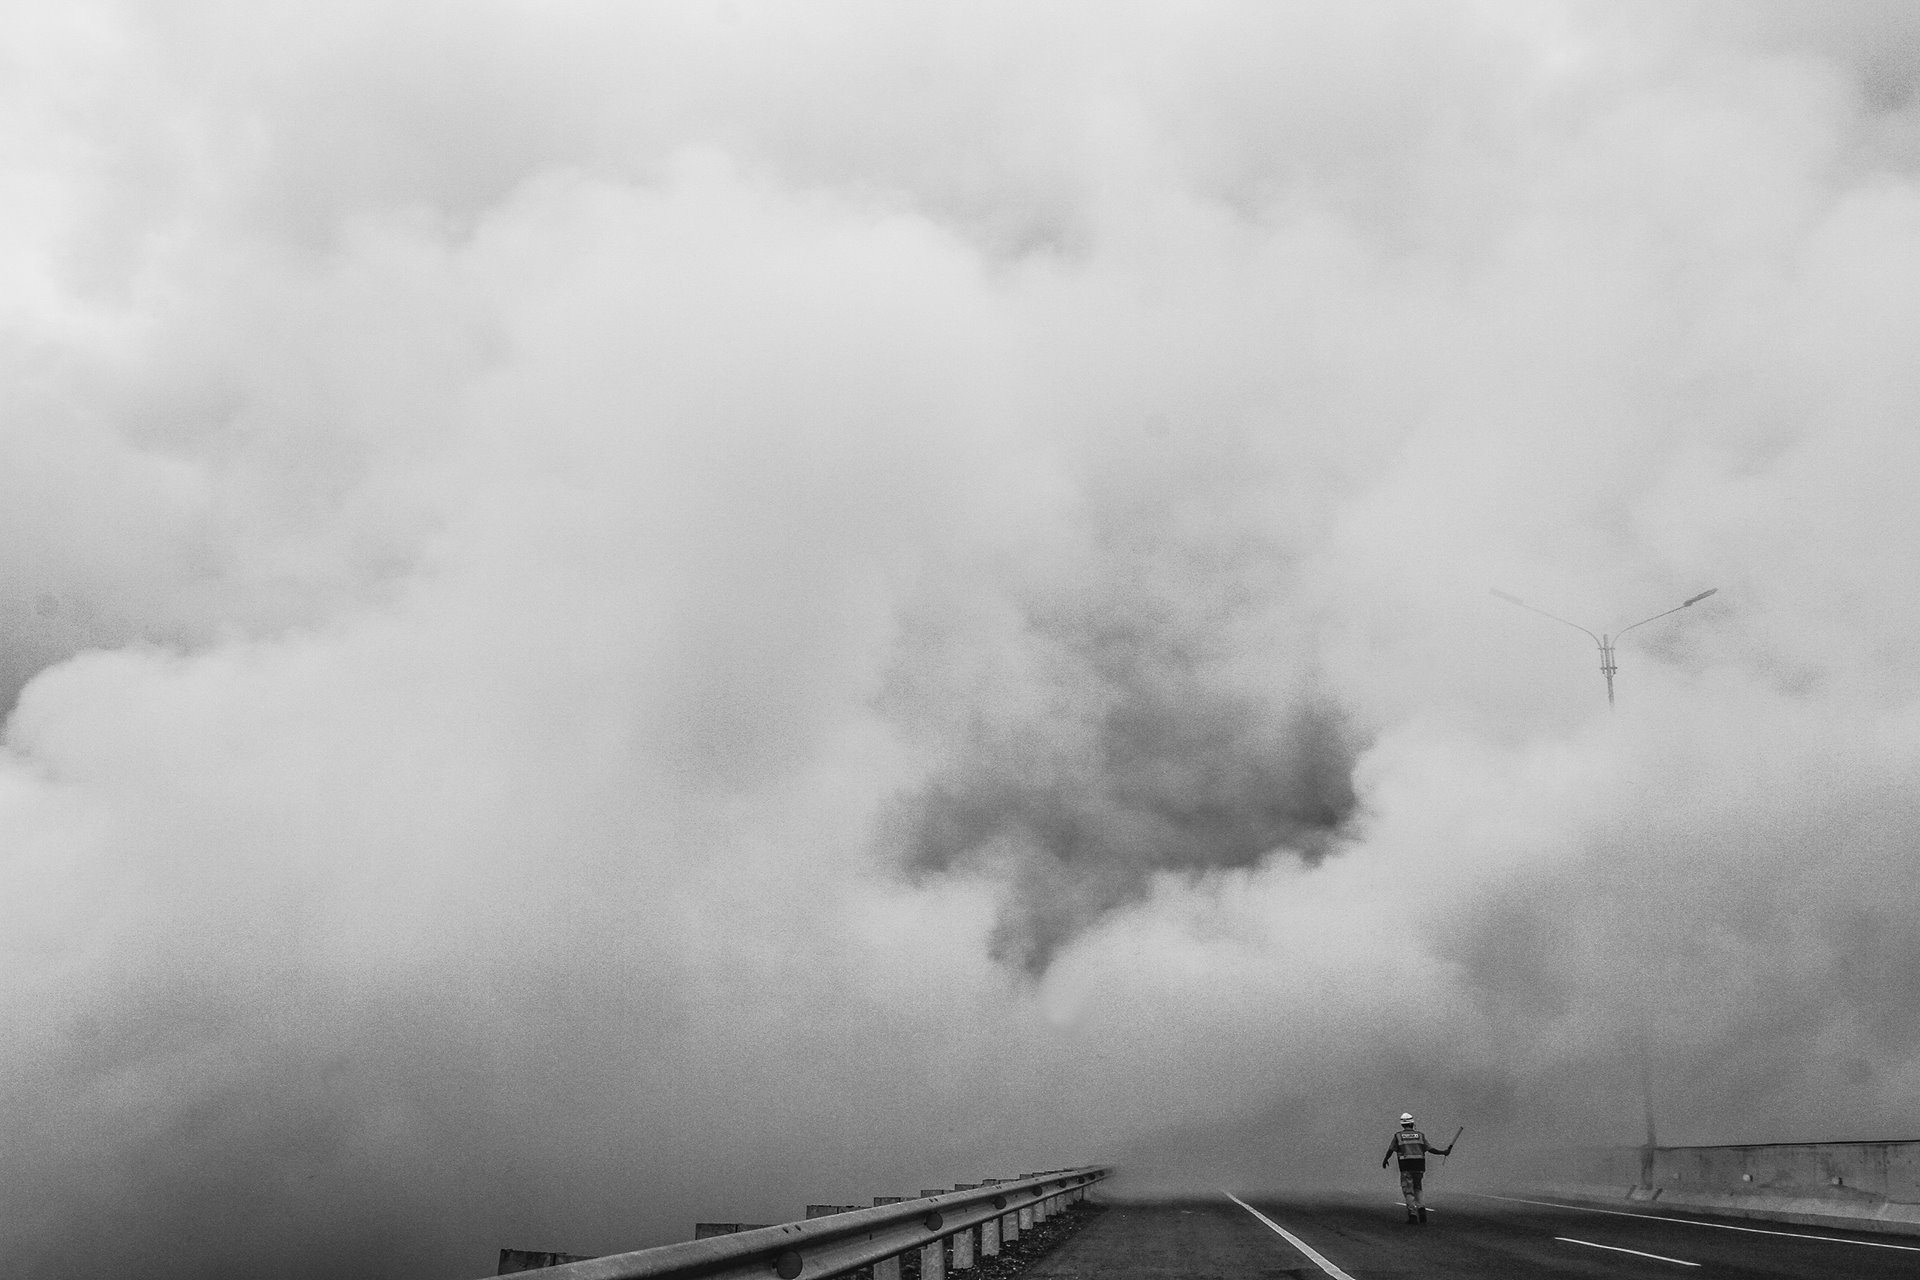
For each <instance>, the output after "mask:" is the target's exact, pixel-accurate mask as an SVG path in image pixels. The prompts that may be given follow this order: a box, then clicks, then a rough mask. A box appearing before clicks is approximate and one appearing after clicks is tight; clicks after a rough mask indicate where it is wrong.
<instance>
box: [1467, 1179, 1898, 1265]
mask: <svg viewBox="0 0 1920 1280" xmlns="http://www.w3.org/2000/svg"><path fill="white" fill-rule="evenodd" d="M1454 1194H1455V1195H1461V1196H1478V1197H1480V1198H1481V1199H1482V1200H1505V1201H1506V1202H1507V1203H1509V1204H1540V1205H1545V1206H1546V1207H1547V1208H1549V1209H1572V1210H1574V1211H1576V1212H1578V1213H1605V1214H1611V1215H1612V1216H1613V1217H1616V1218H1650V1219H1652V1220H1653V1221H1655V1222H1678V1223H1682V1224H1684V1225H1686V1226H1689V1227H1716V1228H1718V1229H1719V1230H1721V1231H1744V1232H1746V1233H1747V1234H1749V1235H1756V1236H1786V1237H1788V1238H1790V1239H1793V1240H1824V1241H1826V1242H1827V1243H1828V1244H1857V1245H1859V1246H1861V1247H1862V1248H1865V1249H1898V1250H1899V1251H1901V1252H1902V1253H1920V1245H1914V1244H1888V1243H1887V1242H1886V1241H1884V1240H1854V1239H1851V1238H1850V1237H1847V1236H1816V1235H1814V1234H1812V1233H1811V1232H1807V1231H1769V1230H1768V1229H1767V1228H1765V1227H1736V1226H1734V1225H1732V1224H1731V1223H1727V1222H1703V1221H1701V1220H1700V1219H1699V1218H1675V1217H1670V1216H1668V1215H1666V1214H1660V1213H1630V1212H1628V1211H1627V1210H1625V1209H1595V1208H1592V1207H1590V1206H1588V1205H1584V1204H1561V1203H1560V1202H1559V1201H1557V1200H1523V1199H1522V1198H1520V1197H1519V1196H1496V1195H1489V1194H1488V1193H1487V1192H1485V1191H1456V1192H1454Z"/></svg>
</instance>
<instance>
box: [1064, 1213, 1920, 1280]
mask: <svg viewBox="0 0 1920 1280" xmlns="http://www.w3.org/2000/svg"><path fill="white" fill-rule="evenodd" d="M1243 1200H1244V1206H1243V1205H1242V1204H1238V1203H1235V1202H1234V1201H1233V1200H1231V1199H1229V1198H1228V1197H1227V1196H1225V1195H1224V1194H1223V1195H1221V1196H1219V1197H1217V1198H1210V1199H1206V1200H1195V1201H1188V1202H1183V1203H1173V1204H1125V1203H1122V1204H1117V1205H1115V1206H1113V1207H1112V1208H1111V1209H1109V1210H1108V1211H1107V1212H1105V1213H1104V1214H1103V1215H1102V1216H1101V1217H1100V1219H1099V1220H1098V1221H1096V1222H1094V1223H1093V1224H1092V1225H1091V1226H1089V1227H1088V1228H1087V1229H1086V1230H1084V1231H1082V1232H1081V1233H1080V1234H1079V1235H1077V1236H1075V1237H1074V1238H1073V1239H1071V1240H1069V1241H1068V1242H1067V1243H1066V1244H1065V1245H1063V1246H1062V1247H1061V1248H1060V1249H1059V1250H1057V1251H1056V1252H1054V1253H1053V1254H1051V1255H1049V1256H1048V1257H1047V1258H1045V1259H1043V1260H1041V1261H1040V1262H1039V1263H1037V1264H1036V1265H1035V1266H1034V1268H1033V1269H1032V1270H1031V1271H1030V1272H1029V1273H1028V1275H1029V1276H1030V1277H1032V1280H1095V1278H1096V1277H1097V1278H1098V1280H1216V1278H1221V1280H1225V1278H1228V1277H1231V1278H1233V1280H1326V1277H1329V1276H1331V1277H1336V1278H1337V1277H1340V1276H1346V1277H1349V1278H1350V1280H1390V1278H1393V1277H1402V1276H1407V1277H1411V1276H1422V1277H1472V1278H1473V1280H1487V1278H1489V1277H1493V1278H1496V1280H1508V1278H1509V1277H1511V1278H1512V1280H1535V1278H1536V1277H1540V1278H1544V1277H1571V1276H1579V1277H1606V1278H1607V1280H1638V1278H1640V1277H1662V1278H1664V1280H1674V1278H1676V1277H1686V1276H1701V1277H1705V1276H1714V1277H1756V1278H1758V1277H1766V1278H1767V1280H1785V1278H1788V1277H1795V1278H1798V1277H1805V1278H1806V1280H1815V1278H1818V1280H1832V1278H1833V1277H1845V1278H1847V1280H1878V1278H1879V1277H1896V1276H1897V1277H1901V1280H1915V1277H1920V1238H1916V1237H1911V1236H1877V1235H1872V1234H1868V1233H1859V1232H1841V1231H1827V1230H1823V1229H1821V1228H1817V1227H1798V1226H1793V1225H1790V1224H1784V1223H1778V1224H1776V1223H1765V1222H1754V1221H1751V1220H1746V1219H1711V1218H1695V1217H1692V1216H1689V1217H1687V1218H1685V1219H1680V1220H1673V1219H1676V1218H1677V1217H1678V1215H1667V1216H1665V1217H1663V1216H1660V1215H1655V1214H1637V1213H1626V1212H1618V1211H1614V1212H1596V1211H1594V1210H1592V1209H1582V1208H1573V1207H1568V1206H1560V1205H1549V1204H1539V1203H1527V1202H1523V1201H1516V1200H1511V1199H1498V1198H1493V1197H1483V1196H1474V1195H1469V1194H1466V1193H1464V1192H1442V1193H1440V1194H1438V1195H1436V1196H1434V1197H1431V1198H1430V1200H1429V1204H1430V1205H1431V1207H1432V1213H1431V1215H1430V1217H1429V1220H1428V1221H1427V1223H1426V1224H1425V1225H1424V1226H1412V1225H1409V1224H1408V1223H1407V1222H1406V1220H1405V1214H1404V1212H1403V1210H1402V1209H1401V1207H1400V1204H1399V1202H1398V1199H1397V1198H1396V1197H1395V1196H1394V1195H1393V1194H1391V1193H1390V1192H1388V1193H1383V1194H1382V1195H1380V1196H1378V1197H1356V1196H1322V1197H1310V1198H1309V1197H1299V1198H1294V1197H1288V1198H1275V1197H1273V1196H1251V1197H1243ZM1262 1216H1264V1218H1265V1219H1267V1220H1268V1221H1270V1222H1271V1223H1272V1224H1273V1225H1272V1226H1269V1225H1267V1222H1263V1221H1262V1220H1261V1219H1262ZM1708 1224H1718V1225H1708ZM1275 1228H1279V1229H1280V1230H1276V1229H1275ZM1734 1228H1737V1229H1734ZM1282 1231H1284V1232H1286V1233H1289V1234H1291V1235H1292V1236H1293V1238H1294V1240H1295V1241H1297V1242H1298V1243H1297V1244H1296V1243H1294V1242H1290V1241H1289V1240H1288V1239H1287V1238H1285V1236H1283V1235H1282V1234H1281V1232H1282ZM1851 1242H1860V1243H1851ZM1301 1246H1304V1249H1303V1248H1302V1247H1301ZM1308 1250H1311V1251H1312V1253H1311V1254H1310V1253H1309V1252H1307V1251H1308ZM1315 1254H1317V1255H1318V1257H1317V1258H1316V1257H1315V1256H1313V1255H1315ZM1689 1264H1691V1265H1689Z"/></svg>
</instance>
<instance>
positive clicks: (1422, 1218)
mask: <svg viewBox="0 0 1920 1280" xmlns="http://www.w3.org/2000/svg"><path fill="white" fill-rule="evenodd" d="M1426 1220H1427V1206H1425V1205H1421V1206H1420V1221H1422V1222H1425V1221H1426Z"/></svg>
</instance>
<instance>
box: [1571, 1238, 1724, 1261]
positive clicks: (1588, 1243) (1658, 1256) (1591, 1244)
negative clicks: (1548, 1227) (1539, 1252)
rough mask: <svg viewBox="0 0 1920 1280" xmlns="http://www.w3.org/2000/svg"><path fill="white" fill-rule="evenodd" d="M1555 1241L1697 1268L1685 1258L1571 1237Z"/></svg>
mask: <svg viewBox="0 0 1920 1280" xmlns="http://www.w3.org/2000/svg"><path fill="white" fill-rule="evenodd" d="M1554 1239H1555V1240H1564V1241H1566V1242H1567V1243H1568V1244H1583V1245H1585V1246H1587V1248H1589V1249H1611V1250H1613V1251H1614V1252H1615V1253H1630V1254H1632V1255H1633V1256H1634V1257H1636V1258H1652V1259H1653V1260H1654V1261H1655V1262H1671V1263H1673V1264H1674V1265H1675V1266H1681V1267H1697V1266H1699V1265H1700V1264H1699V1263H1697V1262H1688V1261H1687V1260H1686V1259H1685V1258H1669V1257H1667V1255H1666V1254H1664V1253H1642V1252H1641V1251H1640V1250H1638V1249H1622V1248H1621V1247H1620V1246H1619V1245H1617V1244H1595V1243H1594V1242H1593V1241H1591V1240H1575V1239H1574V1238H1573V1237H1572V1236H1555V1237H1554Z"/></svg>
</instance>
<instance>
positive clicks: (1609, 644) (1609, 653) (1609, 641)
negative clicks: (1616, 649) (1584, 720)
mask: <svg viewBox="0 0 1920 1280" xmlns="http://www.w3.org/2000/svg"><path fill="white" fill-rule="evenodd" d="M1719 589H1720V588H1718V587H1708V588H1707V589H1706V590H1705V591H1702V592H1701V593H1700V594H1698V595H1694V596H1688V597H1687V598H1686V599H1685V600H1682V601H1681V602H1680V603H1679V604H1677V605H1675V606H1673V608H1671V609H1662V610H1661V611H1660V612H1659V613H1656V614H1654V615H1653V617H1651V618H1642V619H1640V621H1638V622H1636V623H1634V624H1633V625H1632V626H1626V627H1622V628H1620V629H1619V630H1618V631H1616V632H1614V633H1613V634H1612V635H1610V636H1609V635H1607V634H1605V633H1601V634H1599V635H1596V634H1594V633H1593V632H1591V631H1588V630H1587V629H1586V628H1585V627H1583V626H1581V625H1580V624H1579V623H1577V622H1568V621H1567V620H1566V619H1565V618H1562V617H1561V616H1560V615H1558V614H1554V613H1548V612H1547V611H1546V610H1545V609H1542V608H1539V607H1537V606H1535V605H1530V604H1528V603H1527V602H1526V601H1525V600H1522V599H1521V598H1520V597H1519V596H1516V595H1509V594H1508V593H1507V592H1505V591H1502V590H1501V589H1500V588H1498V587H1495V588H1493V594H1494V595H1496V596H1499V597H1500V598H1501V599H1502V600H1505V601H1506V602H1507V603H1508V604H1517V605H1519V606H1520V607H1521V608H1522V609H1528V610H1531V611H1532V612H1534V613H1537V614H1539V615H1540V616H1541V617H1543V618H1552V619H1553V620H1554V621H1555V622H1559V623H1563V624H1565V625H1566V626H1569V627H1572V628H1573V629H1574V630H1575V631H1580V632H1585V634H1586V636H1587V638H1588V639H1590V640H1592V641H1593V642H1594V644H1596V645H1598V646H1599V647H1600V674H1601V675H1603V676H1605V677H1606V678H1607V705H1608V706H1609V707H1611V706H1612V705H1613V673H1614V672H1616V671H1618V670H1619V669H1620V668H1619V665H1618V664H1617V663H1615V662H1614V660H1613V646H1614V645H1615V644H1616V643H1618V642H1619V639H1620V637H1621V636H1623V635H1625V634H1627V632H1629V631H1631V630H1633V628H1634V627H1644V626H1646V625H1647V624H1648V623H1649V622H1657V621H1659V620H1660V619H1661V618H1664V617H1666V616H1667V615H1668V614H1670V613H1678V612H1680V611H1681V610H1682V609H1685V608H1687V607H1689V606H1691V605H1696V604H1699V603H1700V602H1701V601H1702V600H1705V599H1706V598H1707V597H1708V596H1710V595H1712V594H1713V593H1714V592H1716V591H1718V590H1719Z"/></svg>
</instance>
